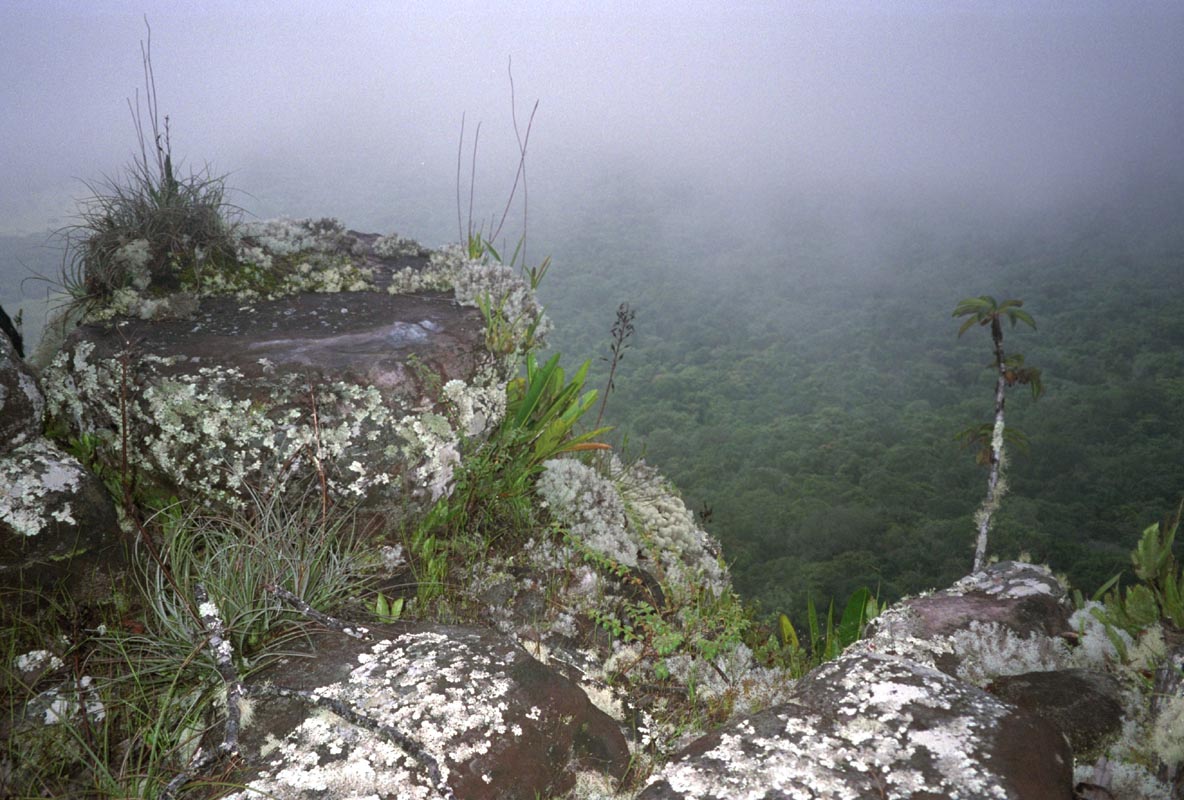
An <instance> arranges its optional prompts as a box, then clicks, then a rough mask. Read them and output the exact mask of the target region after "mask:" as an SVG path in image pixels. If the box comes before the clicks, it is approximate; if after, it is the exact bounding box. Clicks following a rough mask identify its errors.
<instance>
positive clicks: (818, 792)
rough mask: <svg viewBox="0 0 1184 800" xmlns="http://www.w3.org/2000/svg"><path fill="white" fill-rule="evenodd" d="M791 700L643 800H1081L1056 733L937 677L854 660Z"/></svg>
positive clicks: (697, 747) (709, 740)
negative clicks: (1076, 795) (1075, 795)
mask: <svg viewBox="0 0 1184 800" xmlns="http://www.w3.org/2000/svg"><path fill="white" fill-rule="evenodd" d="M791 698H792V699H791V701H790V702H789V703H786V704H784V705H780V706H776V707H774V708H771V709H769V710H767V711H764V712H761V713H760V714H755V715H753V716H750V717H747V718H745V719H742V720H740V721H739V722H736V723H734V724H732V725H729V726H728V727H726V728H724V729H722V730H719V731H716V732H714V733H711V734H709V735H707V736H705V737H703V738H702V739H700V740H699V741H697V742H695V743H694V744H692V745H691V746H690V747H688V748H687V749H686V750H685V751H683V752H682V753H680V754H678V755H677V756H676V757H675V758H674V759H673V760H672V761H671V762H670V763H669V764H667V765H666V766H665V767H664V768H663V769H662V770H660V771H659V772H658V774H657V775H656V776H655V777H654V779H653V780H652V782H651V784H650V785H649V787H647V788H646V789H645V791H643V792H642V793H641V794H640V795H639V800H660V799H661V800H666V799H668V798H670V799H672V798H680V799H681V798H697V799H698V800H708V799H709V798H711V799H713V800H714V799H718V800H725V798H726V799H727V800H732V799H733V798H735V799H737V800H738V799H739V798H752V799H753V800H757V799H758V798H759V800H780V799H781V798H785V800H790V799H791V798H792V800H806V799H807V798H817V800H823V799H824V798H826V799H827V800H829V799H830V798H847V797H849V798H865V797H866V798H872V797H884V798H902V799H903V798H910V799H911V800H985V799H986V798H997V799H998V800H1070V798H1071V797H1072V794H1073V793H1072V776H1073V773H1072V769H1073V762H1072V755H1071V753H1070V752H1069V748H1068V745H1067V744H1066V743H1065V741H1064V739H1063V737H1062V736H1061V735H1060V733H1059V732H1058V731H1056V729H1054V728H1053V727H1052V726H1050V725H1048V724H1047V723H1045V722H1044V721H1043V720H1041V719H1039V718H1038V717H1035V716H1033V715H1031V714H1028V713H1027V712H1024V711H1021V710H1020V709H1017V708H1015V707H1014V706H1011V705H1008V704H1006V703H1003V702H1002V701H1000V700H998V699H996V698H994V697H992V696H991V695H989V694H987V693H986V692H983V691H981V690H979V689H976V688H974V687H972V686H969V685H967V684H965V683H962V682H960V681H957V680H955V679H953V678H951V677H950V676H948V675H945V674H944V673H941V672H938V671H936V670H933V669H930V668H928V667H924V666H921V665H919V664H916V663H912V662H909V661H906V660H903V659H899V658H891V657H885V656H877V655H867V654H862V653H853V654H850V655H846V656H843V657H841V658H840V659H838V660H836V661H833V662H830V663H828V664H825V665H823V666H822V667H820V668H819V669H818V670H816V671H814V672H813V673H811V675H809V676H808V677H806V678H804V679H803V680H802V681H801V682H800V683H799V684H798V686H796V687H795V689H794V691H793V693H792V695H791Z"/></svg>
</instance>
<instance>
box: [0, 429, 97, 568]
mask: <svg viewBox="0 0 1184 800" xmlns="http://www.w3.org/2000/svg"><path fill="white" fill-rule="evenodd" d="M118 537H119V523H118V520H117V519H116V516H115V508H114V506H113V505H112V502H111V497H110V495H108V494H107V491H106V489H105V488H104V486H103V484H102V482H101V481H100V480H99V479H98V478H96V477H95V476H94V475H93V474H91V473H90V472H88V471H87V470H86V469H84V468H83V466H82V465H81V464H79V463H78V460H77V459H75V458H74V457H73V456H71V455H68V454H67V453H64V452H62V451H61V450H59V449H58V448H57V447H55V446H54V445H53V444H51V443H50V442H49V441H47V440H46V439H43V438H38V439H35V440H33V441H31V442H29V443H28V444H25V445H22V446H21V447H18V448H16V449H15V450H11V451H9V452H6V453H3V454H0V584H2V585H5V586H21V585H24V586H28V585H30V584H38V583H39V584H42V585H45V584H49V583H53V582H56V581H58V580H61V579H62V578H65V577H67V576H68V575H70V574H72V573H73V572H75V571H76V568H77V566H78V564H79V563H80V562H81V563H89V560H90V559H88V558H83V557H84V556H98V555H99V554H100V552H101V551H104V550H106V549H109V548H110V547H111V546H112V545H113V544H114V543H116V542H118Z"/></svg>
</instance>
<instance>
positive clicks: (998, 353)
mask: <svg viewBox="0 0 1184 800" xmlns="http://www.w3.org/2000/svg"><path fill="white" fill-rule="evenodd" d="M991 338H992V339H993V340H994V342H995V371H996V373H998V374H997V376H996V378H995V428H994V430H993V431H991V471H990V473H989V474H988V476H987V497H986V499H985V500H983V504H982V506H981V507H980V508H979V511H978V513H977V514H976V515H975V522H977V523H978V537H977V539H976V540H975V544H974V571H975V572H978V571H979V570H981V569H982V568H983V567H984V566H985V563H986V559H987V534H988V533H989V532H990V530H991V518H992V516H993V515H994V513H995V512H996V511H997V510H998V509H999V501H1000V500H1002V499H1003V494H1004V493H1005V492H1006V484H1003V485H1001V484H1000V480H1001V478H1002V472H1003V405H1004V402H1005V397H1004V392H1005V390H1006V388H1007V378H1006V372H1007V370H1006V367H1005V366H1004V363H1003V327H1002V326H1001V325H1000V324H999V319H998V317H996V318H995V319H993V320H991Z"/></svg>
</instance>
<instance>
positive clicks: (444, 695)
mask: <svg viewBox="0 0 1184 800" xmlns="http://www.w3.org/2000/svg"><path fill="white" fill-rule="evenodd" d="M371 635H372V637H373V638H372V640H371V641H359V640H356V639H351V638H348V637H346V636H344V635H341V634H322V635H318V636H316V637H314V638H313V639H312V650H313V652H312V653H311V654H310V655H309V656H308V657H294V658H291V659H289V660H288V661H286V662H285V663H281V664H279V665H277V666H275V667H272V668H269V669H267V670H265V671H264V673H263V674H262V675H261V676H260V677H259V679H258V680H261V681H266V682H268V684H270V686H271V687H272V688H271V690H270V691H271V692H272V694H271V696H265V697H261V698H259V699H257V700H255V702H254V711H253V714H252V717H253V719H252V721H251V723H250V725H249V726H248V727H247V729H246V730H245V731H244V734H243V737H242V752H243V756H244V758H245V760H246V763H247V764H248V767H247V768H246V769H245V770H243V771H242V772H241V773H240V774H239V775H237V776H236V778H235V780H237V781H241V782H242V784H243V785H244V786H245V788H244V790H243V791H241V792H239V793H236V794H232V795H231V797H234V798H243V800H245V799H246V798H248V797H258V796H260V794H261V793H264V794H265V793H268V792H270V793H272V795H271V796H276V797H285V798H313V797H316V798H352V797H367V796H369V797H380V798H384V800H385V799H386V798H389V800H396V799H397V798H417V797H422V798H433V797H440V796H441V794H442V793H443V791H442V790H444V786H440V785H438V781H441V782H442V783H443V784H444V785H445V786H446V787H447V790H450V791H451V792H452V793H453V794H454V796H455V797H457V798H466V799H467V800H486V799H489V800H492V798H504V800H519V799H520V800H534V799H535V798H536V797H558V796H562V795H563V794H564V793H566V792H567V791H568V790H569V789H571V787H572V786H573V785H574V783H575V780H576V773H577V772H579V771H582V770H590V771H597V772H603V773H607V774H609V775H612V776H614V777H617V778H620V777H621V776H623V775H624V773H625V770H626V769H627V767H628V765H629V749H628V747H627V746H626V743H625V739H624V737H623V736H622V735H621V732H620V730H618V728H617V726H616V724H615V723H614V722H613V720H612V719H611V718H609V717H608V716H607V715H605V714H604V713H603V712H601V711H599V710H598V709H596V708H595V707H594V706H593V705H592V704H591V703H590V702H589V700H588V698H587V697H586V696H585V695H584V693H583V692H581V691H580V690H579V688H577V687H576V686H575V685H574V684H572V683H570V682H569V681H568V680H567V679H566V678H563V677H561V676H560V675H558V674H557V673H555V672H554V671H552V670H551V669H549V668H547V667H545V666H543V665H542V664H540V663H539V662H538V661H536V660H534V659H533V658H531V657H530V656H529V655H527V653H526V652H525V651H524V650H522V648H520V647H518V646H517V645H515V644H514V643H513V642H511V641H510V640H508V639H506V638H505V637H503V636H502V635H500V634H498V633H496V632H494V631H490V630H486V629H481V628H464V627H455V626H443V625H430V624H418V625H406V626H397V627H395V626H382V627H376V628H374V629H372V630H371ZM275 687H281V688H282V689H283V690H289V691H287V692H286V695H287V696H284V697H275V696H274V692H275ZM316 703H319V705H317V704H316ZM392 732H394V733H392ZM400 748H402V749H400Z"/></svg>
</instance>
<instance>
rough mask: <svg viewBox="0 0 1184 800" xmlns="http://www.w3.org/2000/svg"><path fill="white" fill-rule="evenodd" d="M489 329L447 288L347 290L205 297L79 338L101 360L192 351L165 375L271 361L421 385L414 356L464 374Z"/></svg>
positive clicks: (254, 373)
mask: <svg viewBox="0 0 1184 800" xmlns="http://www.w3.org/2000/svg"><path fill="white" fill-rule="evenodd" d="M483 330H484V329H483V323H482V319H481V313H480V311H479V310H477V309H475V308H468V307H462V306H460V305H457V304H456V303H455V302H454V301H453V300H452V298H451V296H450V295H449V294H446V293H443V292H421V293H417V294H396V295H392V294H388V293H386V292H349V293H336V294H314V293H303V294H298V295H293V296H290V297H284V298H280V299H278V300H252V301H241V300H237V299H235V298H233V297H206V298H202V300H201V304H200V307H199V310H198V312H197V313H196V314H195V315H194V317H193V318H192V319H167V320H158V321H145V320H138V319H121V320H120V321H119V324H118V326H115V327H111V326H97V325H87V326H83V327H82V328H81V329H80V330H79V332H78V333H76V334H75V335H74V338H85V339H86V340H87V341H90V342H93V343H94V345H95V354H96V355H97V356H99V357H106V358H114V357H116V356H117V355H118V354H119V353H120V352H121V351H122V350H123V349H124V348H125V346H126V345H127V344H129V343H130V344H131V345H133V346H134V348H135V350H136V352H137V354H150V355H155V356H165V357H167V356H184V357H185V360H184V361H181V362H179V363H176V364H172V365H167V366H164V367H162V368H161V374H164V375H170V374H171V375H175V374H181V373H184V372H191V371H194V370H195V369H198V368H200V367H202V366H209V365H210V364H212V363H216V364H218V365H220V366H224V367H236V368H238V369H239V370H240V371H241V372H242V373H243V375H244V377H247V378H251V377H258V376H261V375H263V374H264V372H265V371H268V370H270V369H272V368H273V367H274V368H275V369H280V370H286V369H298V370H302V371H306V372H312V373H318V374H321V375H325V374H332V375H333V376H335V377H341V378H352V379H354V380H356V381H357V382H359V383H372V384H374V385H378V386H383V387H396V386H400V385H404V384H409V385H410V386H414V384H415V378H416V377H417V376H415V375H413V374H410V373H409V369H408V362H409V360H414V361H418V362H419V363H420V364H422V365H424V366H430V367H431V368H432V369H433V370H434V371H438V373H439V377H440V379H441V381H448V380H450V379H452V378H462V379H463V378H465V377H467V376H468V374H470V373H471V372H472V370H473V368H474V363H475V360H476V359H477V358H478V357H479V355H480V353H481V351H482V349H483V346H484V338H483V336H484V333H483ZM269 364H270V365H271V366H269Z"/></svg>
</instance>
